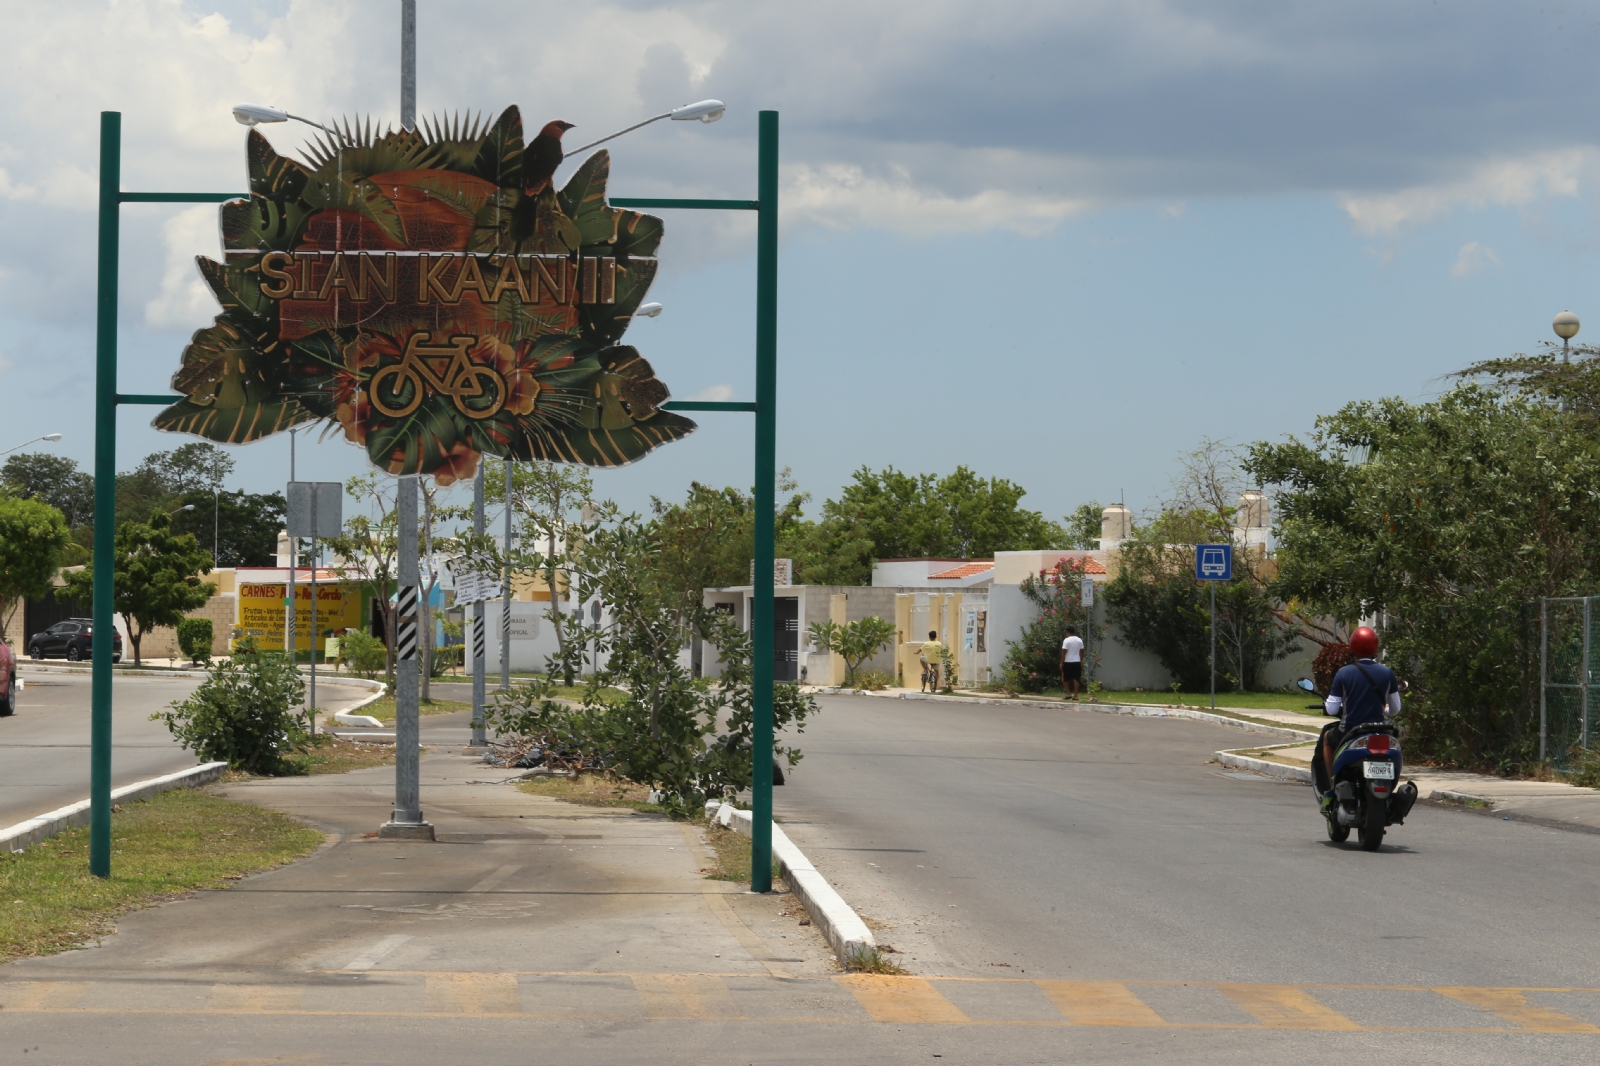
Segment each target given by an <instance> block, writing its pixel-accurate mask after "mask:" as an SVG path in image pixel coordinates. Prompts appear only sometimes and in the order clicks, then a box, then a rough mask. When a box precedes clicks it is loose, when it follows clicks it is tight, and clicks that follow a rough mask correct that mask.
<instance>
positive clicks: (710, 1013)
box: [633, 974, 744, 1020]
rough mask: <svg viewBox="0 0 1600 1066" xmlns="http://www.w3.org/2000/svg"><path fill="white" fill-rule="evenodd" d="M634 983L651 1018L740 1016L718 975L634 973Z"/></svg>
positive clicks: (741, 1014) (697, 1018)
mask: <svg viewBox="0 0 1600 1066" xmlns="http://www.w3.org/2000/svg"><path fill="white" fill-rule="evenodd" d="M633 987H634V988H635V989H636V990H637V991H638V993H639V998H640V999H641V1000H642V1001H643V1002H644V1009H645V1013H646V1014H648V1015H649V1016H650V1017H652V1018H687V1019H696V1020H706V1019H712V1018H743V1017H744V1014H743V1013H742V1012H741V1011H740V1010H739V1008H738V1007H737V1006H736V1005H735V1004H734V1002H733V996H732V995H731V994H730V993H729V992H728V986H727V985H726V984H724V983H723V982H722V978H720V977H712V976H707V975H701V974H635V975H634V977H633Z"/></svg>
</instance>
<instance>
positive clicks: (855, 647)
mask: <svg viewBox="0 0 1600 1066" xmlns="http://www.w3.org/2000/svg"><path fill="white" fill-rule="evenodd" d="M895 636H896V631H895V628H894V623H893V622H887V621H885V620H884V619H882V618H879V617H878V616H877V615H875V614H869V615H868V616H867V617H865V618H858V619H856V620H855V621H854V622H849V623H847V624H845V625H842V626H841V625H839V624H838V623H837V622H834V621H831V620H830V621H827V622H813V623H811V639H812V641H813V642H815V643H816V645H817V647H819V648H822V649H823V650H824V651H830V652H832V653H833V654H835V655H837V656H839V657H840V658H842V659H843V660H844V683H845V685H846V686H854V685H855V683H856V675H857V674H858V673H860V671H861V664H862V663H864V662H866V661H867V660H868V659H870V658H872V657H873V656H874V655H876V654H878V652H880V651H882V650H883V649H884V648H887V647H888V646H889V645H890V644H893V643H894V638H895Z"/></svg>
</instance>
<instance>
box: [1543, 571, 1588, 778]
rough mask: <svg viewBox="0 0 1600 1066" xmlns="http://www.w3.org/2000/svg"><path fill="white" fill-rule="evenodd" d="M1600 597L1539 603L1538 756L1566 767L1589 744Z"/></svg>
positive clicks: (1555, 598)
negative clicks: (1596, 628) (1596, 625)
mask: <svg viewBox="0 0 1600 1066" xmlns="http://www.w3.org/2000/svg"><path fill="white" fill-rule="evenodd" d="M1597 600H1600V596H1548V597H1545V598H1544V599H1541V600H1540V601H1539V603H1538V607H1539V618H1538V629H1537V633H1536V635H1537V637H1538V642H1539V643H1538V655H1539V758H1540V760H1541V761H1544V760H1549V761H1550V762H1552V763H1555V764H1557V765H1565V764H1566V763H1567V761H1568V759H1569V757H1570V755H1571V753H1572V752H1573V751H1575V750H1587V749H1588V748H1589V741H1590V735H1591V733H1590V716H1591V713H1592V712H1591V707H1593V706H1594V704H1595V701H1594V698H1593V692H1592V690H1593V689H1594V687H1595V680H1594V667H1595V665H1596V664H1595V657H1596V656H1600V643H1597V642H1596V641H1595V639H1594V625H1595V623H1596V622H1597V621H1600V611H1597V610H1596V609H1595V604H1596V601H1597Z"/></svg>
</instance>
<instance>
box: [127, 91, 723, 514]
mask: <svg viewBox="0 0 1600 1066" xmlns="http://www.w3.org/2000/svg"><path fill="white" fill-rule="evenodd" d="M524 147H525V145H524V141H523V129H522V116H521V114H520V112H519V111H518V109H517V108H516V107H514V106H513V107H509V108H507V109H506V110H505V111H504V112H502V113H501V114H500V115H499V117H498V118H496V119H495V120H494V121H492V122H491V121H489V120H488V119H487V118H486V117H485V116H483V115H474V114H471V113H468V114H465V115H462V114H459V113H458V114H454V115H450V116H436V117H432V118H428V119H424V120H423V122H422V123H421V125H420V126H419V128H418V129H416V130H409V131H408V130H398V131H397V130H393V129H380V128H378V127H377V126H376V125H375V124H374V123H373V122H372V121H371V120H370V119H366V120H351V119H344V120H341V121H340V122H339V123H337V124H335V125H334V128H333V132H331V133H324V134H323V135H321V136H320V137H318V138H317V139H315V140H314V141H312V143H311V144H310V146H309V147H308V148H307V149H306V151H305V153H304V155H303V156H302V158H300V159H293V158H290V157H288V156H283V155H279V154H278V153H277V152H276V151H275V150H274V149H273V147H272V145H271V143H270V142H269V141H268V140H267V139H266V138H265V137H263V136H262V135H261V134H260V133H259V132H257V131H255V130H252V131H251V132H250V134H249V136H248V138H247V141H246V149H245V156H246V163H247V166H248V171H249V177H250V196H249V197H248V198H244V199H239V200H233V201H230V202H228V203H225V204H223V205H222V207H221V210H220V221H221V228H222V238H223V247H224V249H225V251H226V256H225V259H224V261H223V262H221V263H218V262H215V261H213V260H210V259H204V258H202V259H200V260H199V267H200V273H201V276H202V277H203V278H204V279H205V281H206V283H207V285H209V286H210V288H211V291H212V292H213V293H214V294H215V296H216V298H217V302H218V304H219V305H220V307H221V311H220V313H219V314H218V315H217V318H216V321H215V323H214V324H213V325H211V326H208V327H206V328H205V329H202V330H199V331H197V332H196V333H195V335H194V337H193V338H192V339H191V341H190V343H189V345H188V346H187V347H186V348H185V349H184V352H183V359H182V363H181V366H180V368H179V370H178V372H177V373H176V374H175V375H174V376H173V379H172V383H173V387H174V388H175V389H177V390H178V391H180V392H182V393H183V394H184V399H183V400H182V401H180V402H179V403H176V404H174V405H172V406H171V407H169V408H167V409H165V410H163V411H162V412H161V414H160V415H158V416H157V418H156V420H155V425H156V426H157V427H158V428H160V429H165V430H170V431H172V432H178V433H191V434H195V435H197V436H201V437H205V438H208V439H210V440H217V441H225V442H228V443H245V442H248V441H252V440H259V439H261V438H262V437H266V436H269V435H271V434H273V433H277V432H280V431H282V430H285V429H288V428H290V427H291V426H296V425H302V424H305V423H309V422H316V421H321V422H323V423H324V424H326V425H328V426H329V427H331V428H336V429H338V430H341V431H342V432H343V433H344V435H345V437H346V438H347V439H348V440H350V441H351V442H352V443H356V444H359V445H361V446H363V447H365V448H366V449H367V453H368V456H369V458H370V459H371V460H372V462H373V463H374V465H376V466H379V467H381V468H382V469H385V470H388V471H391V472H393V473H427V474H432V475H434V476H436V477H437V478H439V480H440V481H441V482H445V483H448V481H449V480H452V479H454V478H456V477H461V476H467V475H469V474H470V473H471V472H472V470H473V469H474V468H475V467H476V465H477V463H478V461H479V459H480V457H481V456H482V455H484V454H489V455H495V456H505V457H510V458H514V459H541V460H551V461H557V462H569V463H580V464H583V465H587V466H617V465H620V464H623V463H629V462H633V461H634V460H636V459H639V458H641V457H642V456H644V455H646V454H648V453H649V452H650V451H651V450H652V449H654V448H656V447H657V446H659V445H661V444H664V443H667V442H668V441H673V440H677V439H679V438H681V437H683V436H685V435H687V434H688V433H690V432H692V431H693V430H694V428H695V424H694V423H693V422H692V421H690V420H689V419H686V418H683V417H681V416H678V415H675V414H672V413H670V412H666V411H663V410H661V407H662V404H664V403H665V402H666V400H667V398H668V397H669V395H670V393H669V392H668V390H667V387H666V385H665V384H663V383H662V382H661V380H660V379H659V378H657V377H656V375H655V372H654V370H653V369H652V368H651V366H650V364H649V363H648V362H647V361H646V360H645V359H644V358H643V357H642V356H641V355H640V354H639V352H638V351H637V350H636V349H634V348H633V347H631V346H629V345H626V344H623V343H621V340H622V337H623V335H624V333H626V331H627V328H628V325H629V323H630V322H631V319H632V315H633V313H634V312H635V310H636V309H637V308H638V306H639V305H640V303H642V302H643V300H644V298H645V295H646V293H648V291H649V289H650V285H651V282H653V281H654V279H655V274H656V259H655V254H656V250H657V248H658V247H659V245H660V243H661V237H662V225H661V220H660V219H658V218H655V217H652V216H650V215H644V214H640V213H638V212H634V211H625V210H619V209H617V208H613V207H611V206H610V205H609V204H608V203H607V201H606V183H607V180H608V178H609V176H610V165H611V159H610V155H609V153H607V152H605V151H603V150H602V151H599V152H596V153H594V154H593V155H591V156H590V157H588V158H587V159H585V160H583V161H582V163H581V165H579V166H578V168H577V169H576V171H575V172H574V173H573V174H572V176H571V178H569V179H568V181H567V182H566V183H565V185H563V186H562V187H561V188H560V189H559V190H557V189H554V188H545V189H544V190H543V191H542V192H540V193H539V195H538V196H536V197H529V196H527V195H525V194H524V192H523V189H522V163H523V152H524Z"/></svg>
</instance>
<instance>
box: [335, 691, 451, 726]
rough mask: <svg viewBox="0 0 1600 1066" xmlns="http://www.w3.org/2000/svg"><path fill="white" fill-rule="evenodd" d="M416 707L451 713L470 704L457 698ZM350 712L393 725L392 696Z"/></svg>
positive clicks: (424, 710)
mask: <svg viewBox="0 0 1600 1066" xmlns="http://www.w3.org/2000/svg"><path fill="white" fill-rule="evenodd" d="M417 709H418V710H419V711H420V712H421V713H423V714H425V715H428V714H452V713H454V712H456V711H470V710H472V704H470V703H462V702H460V701H459V700H422V701H420V702H419V703H418V704H417ZM352 713H354V714H368V715H371V716H372V717H374V718H376V719H377V720H378V721H380V722H382V723H383V724H384V725H393V724H394V697H393V696H385V697H383V698H382V699H378V700H373V701H372V702H371V703H369V704H367V705H366V706H365V707H363V708H361V709H360V710H358V711H354V712H352ZM326 718H327V720H328V721H329V722H332V721H333V715H332V714H329V715H327V716H326Z"/></svg>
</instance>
